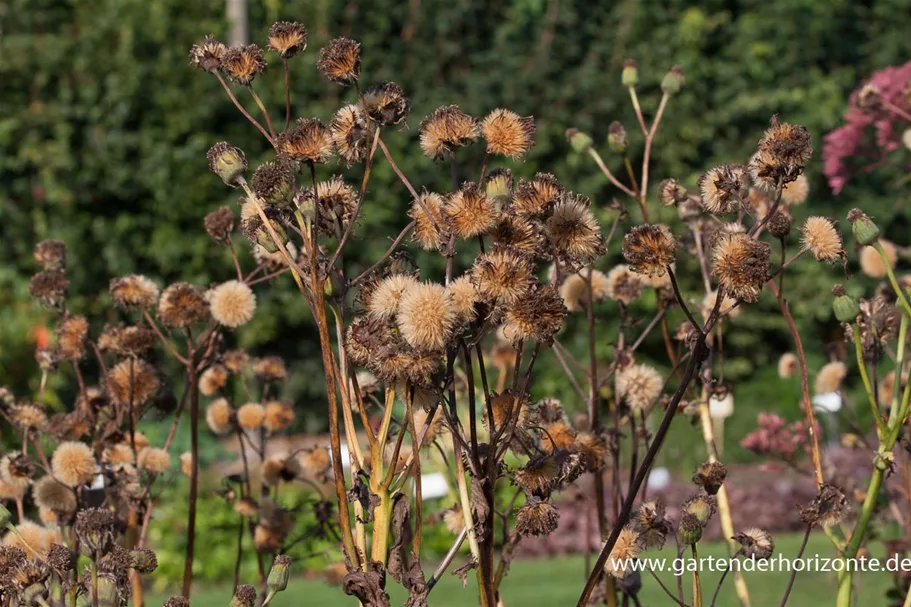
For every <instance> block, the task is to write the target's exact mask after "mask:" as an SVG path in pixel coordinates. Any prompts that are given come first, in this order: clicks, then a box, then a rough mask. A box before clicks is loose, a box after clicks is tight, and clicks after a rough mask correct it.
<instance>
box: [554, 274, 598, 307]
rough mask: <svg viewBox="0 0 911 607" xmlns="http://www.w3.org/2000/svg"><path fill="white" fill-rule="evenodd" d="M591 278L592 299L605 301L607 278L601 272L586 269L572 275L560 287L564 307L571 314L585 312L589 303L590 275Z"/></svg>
mask: <svg viewBox="0 0 911 607" xmlns="http://www.w3.org/2000/svg"><path fill="white" fill-rule="evenodd" d="M589 272H591V273H592V277H591V299H592V300H593V301H596V302H598V301H603V300H604V298H605V297H607V296H608V295H607V293H608V281H607V276H606V275H605V274H604V272H601V271H600V270H592V269H590V268H584V269H583V270H581V271H580V272H577V273H575V274H570V275H569V276H567V277H566V280H564V281H563V284H562V285H560V297H562V298H563V305H564V306H566V309H567V310H569V311H570V312H579V311H581V310H584V309H585V307H586V306H587V305H588V302H589V290H588V273H589Z"/></svg>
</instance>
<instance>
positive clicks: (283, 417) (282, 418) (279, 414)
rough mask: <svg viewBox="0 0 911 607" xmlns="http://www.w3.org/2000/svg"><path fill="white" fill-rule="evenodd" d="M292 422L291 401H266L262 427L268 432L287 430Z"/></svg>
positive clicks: (292, 410)
mask: <svg viewBox="0 0 911 607" xmlns="http://www.w3.org/2000/svg"><path fill="white" fill-rule="evenodd" d="M292 423H294V409H293V408H292V407H291V403H289V402H285V401H281V400H271V401H269V402H267V403H266V407H265V417H264V418H263V427H264V428H265V429H266V431H267V432H269V433H272V434H274V433H276V432H281V431H283V430H287V429H288V428H290V427H291V424H292Z"/></svg>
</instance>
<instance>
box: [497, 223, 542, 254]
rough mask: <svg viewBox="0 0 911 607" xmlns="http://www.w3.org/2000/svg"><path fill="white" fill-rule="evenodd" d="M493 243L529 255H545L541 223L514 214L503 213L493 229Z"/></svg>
mask: <svg viewBox="0 0 911 607" xmlns="http://www.w3.org/2000/svg"><path fill="white" fill-rule="evenodd" d="M493 238H494V243H495V244H496V245H497V246H499V247H505V248H508V249H512V250H514V251H516V252H517V253H522V254H524V255H528V256H529V257H535V256H541V257H543V256H545V255H546V251H545V247H544V244H545V238H544V234H543V231H542V226H541V223H540V222H538V221H534V220H530V219H527V218H525V217H521V216H519V215H514V214H503V215H502V216H501V218H500V221H499V222H498V223H497V227H496V228H494V230H493Z"/></svg>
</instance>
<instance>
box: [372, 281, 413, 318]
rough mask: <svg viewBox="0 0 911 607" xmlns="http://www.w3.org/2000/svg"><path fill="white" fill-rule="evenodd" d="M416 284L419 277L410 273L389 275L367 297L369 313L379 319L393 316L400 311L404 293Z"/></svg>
mask: <svg viewBox="0 0 911 607" xmlns="http://www.w3.org/2000/svg"><path fill="white" fill-rule="evenodd" d="M416 284H418V281H417V279H415V278H414V277H413V276H410V275H408V274H392V275H391V276H387V277H386V278H384V279H383V280H381V281H380V282H379V284H377V286H376V287H375V288H374V289H373V291H372V292H371V293H370V296H369V297H368V299H367V306H366V307H367V313H368V314H369V315H370V316H371V317H372V318H375V319H377V320H389V319H391V318H393V317H394V316H395V314H396V312H397V311H398V308H399V302H400V301H401V299H402V295H404V294H405V291H407V290H408V289H409V288H410V287H413V286H414V285H416Z"/></svg>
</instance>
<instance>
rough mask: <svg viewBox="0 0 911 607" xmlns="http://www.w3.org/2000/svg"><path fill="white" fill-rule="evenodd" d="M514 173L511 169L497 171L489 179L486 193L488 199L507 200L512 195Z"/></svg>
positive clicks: (491, 173) (492, 172)
mask: <svg viewBox="0 0 911 607" xmlns="http://www.w3.org/2000/svg"><path fill="white" fill-rule="evenodd" d="M512 184H513V179H512V172H511V171H510V170H509V169H495V170H493V171H491V172H490V175H489V176H488V177H487V184H486V193H487V197H488V198H493V199H494V200H505V199H507V198H509V197H510V196H511V195H512Z"/></svg>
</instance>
